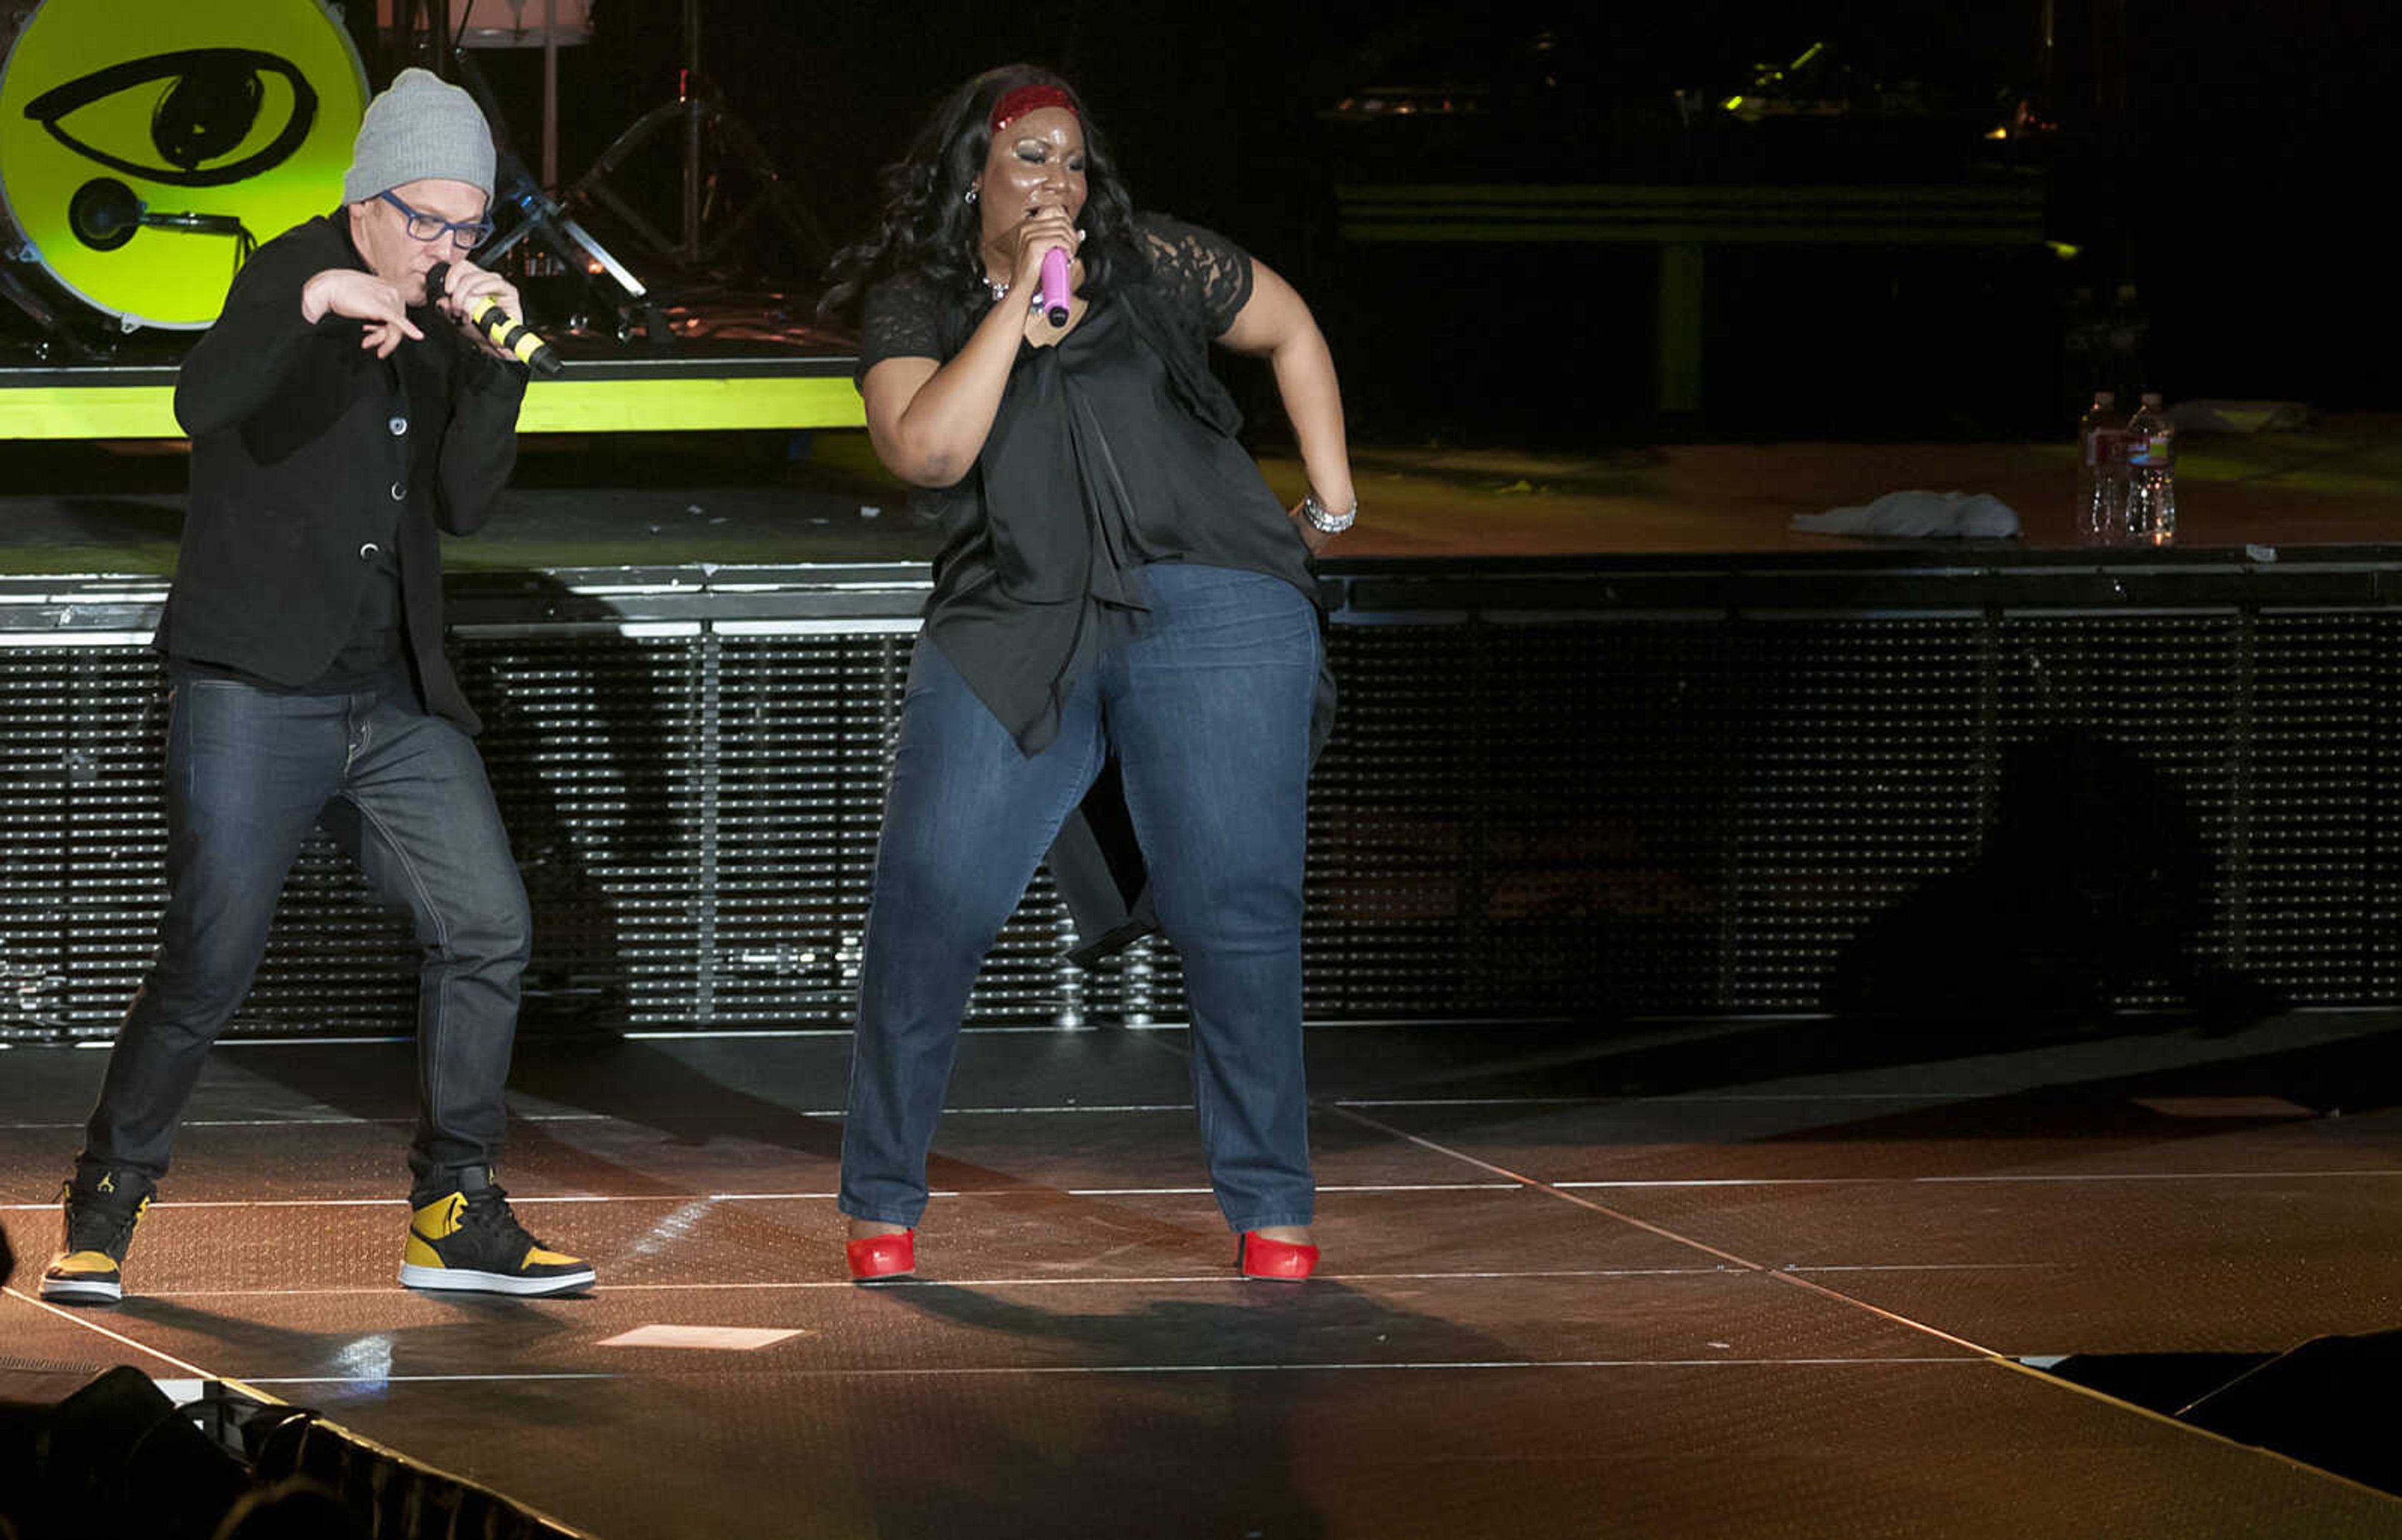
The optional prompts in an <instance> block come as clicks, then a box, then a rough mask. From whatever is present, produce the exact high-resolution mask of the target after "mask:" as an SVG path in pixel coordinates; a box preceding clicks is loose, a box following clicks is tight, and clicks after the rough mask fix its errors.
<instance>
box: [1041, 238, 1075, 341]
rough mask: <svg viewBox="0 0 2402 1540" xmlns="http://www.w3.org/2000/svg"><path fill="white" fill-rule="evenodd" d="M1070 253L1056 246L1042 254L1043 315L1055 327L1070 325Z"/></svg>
mask: <svg viewBox="0 0 2402 1540" xmlns="http://www.w3.org/2000/svg"><path fill="white" fill-rule="evenodd" d="M1068 299H1069V295H1068V252H1067V248H1066V247H1064V246H1054V247H1052V248H1051V249H1050V250H1049V251H1047V252H1044V253H1043V254H1042V313H1043V315H1044V316H1045V317H1047V318H1048V319H1049V321H1050V323H1051V324H1053V325H1054V326H1065V325H1066V324H1067V323H1068Z"/></svg>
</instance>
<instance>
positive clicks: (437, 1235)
mask: <svg viewBox="0 0 2402 1540" xmlns="http://www.w3.org/2000/svg"><path fill="white" fill-rule="evenodd" d="M465 1175H466V1176H470V1177H472V1176H482V1177H483V1180H482V1181H481V1182H477V1183H472V1185H471V1183H470V1182H469V1181H463V1180H462V1183H461V1184H460V1186H459V1187H458V1188H456V1189H453V1190H451V1191H449V1192H446V1193H443V1194H441V1195H440V1196H439V1197H428V1196H427V1195H425V1194H423V1193H420V1194H419V1195H418V1196H417V1197H416V1198H413V1199H411V1200H410V1202H411V1204H412V1205H413V1208H414V1212H413V1213H411V1214H410V1215H409V1217H408V1249H407V1251H406V1252H405V1253H403V1255H402V1258H401V1264H400V1281H401V1282H402V1283H404V1284H406V1285H407V1286H409V1287H410V1288H424V1289H442V1290H449V1291H453V1292H463V1293H473V1294H518V1295H548V1294H573V1293H576V1292H577V1291H579V1290H582V1289H587V1288H590V1287H591V1286H592V1283H593V1279H594V1278H595V1276H596V1274H595V1273H594V1272H593V1271H592V1264H591V1263H589V1262H587V1261H586V1260H584V1259H583V1258H580V1257H568V1256H563V1255H561V1254H560V1253H559V1252H556V1251H549V1250H545V1249H544V1247H543V1244H542V1243H541V1242H539V1241H537V1240H535V1239H534V1238H533V1237H532V1236H531V1235H530V1234H528V1233H526V1228H525V1226H523V1225H521V1224H519V1223H518V1217H517V1215H516V1213H515V1212H514V1211H512V1210H511V1209H510V1207H509V1195H508V1194H507V1193H505V1192H504V1191H502V1190H501V1188H500V1184H498V1183H497V1182H494V1181H493V1180H492V1179H491V1172H490V1170H485V1171H482V1172H475V1173H468V1174H465Z"/></svg>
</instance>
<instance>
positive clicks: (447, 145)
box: [342, 69, 492, 203]
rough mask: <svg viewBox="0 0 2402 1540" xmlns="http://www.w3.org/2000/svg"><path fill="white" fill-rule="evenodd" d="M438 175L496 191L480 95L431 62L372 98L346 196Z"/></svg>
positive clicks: (357, 197)
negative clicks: (435, 70) (431, 70)
mask: <svg viewBox="0 0 2402 1540" xmlns="http://www.w3.org/2000/svg"><path fill="white" fill-rule="evenodd" d="M435 177H438V178H440V179H442V180H444V181H447V182H466V183H470V184H473V185H474V186H478V187H481V188H483V189H484V193H485V195H486V196H487V197H490V194H491V191H492V131H491V129H490V127H488V126H487V125H486V124H485V122H484V114H483V111H482V109H481V108H479V107H477V106H476V99H475V98H474V97H472V96H469V95H468V94H467V93H466V92H465V91H462V90H461V89H459V88H458V87H456V86H453V85H450V84H449V83H447V82H445V81H443V80H442V79H440V78H439V77H438V76H434V75H431V74H428V73H427V72H426V71H424V70H420V69H407V70H403V71H401V72H400V75H399V77H398V78H396V79H394V80H393V83H392V86H391V88H390V89H387V90H386V91H384V93H383V94H382V95H380V96H379V97H377V98H376V99H375V100H374V101H372V102H370V103H367V115H366V118H365V119H363V120H362V121H361V122H360V124H359V137H358V142H357V144H354V145H353V146H352V150H351V170H350V173H349V174H348V175H346V176H344V177H343V178H342V201H343V202H345V203H358V202H363V201H365V200H366V199H370V198H373V197H375V196H376V195H377V194H379V193H385V192H390V191H391V190H392V189H393V188H394V187H398V186H406V185H407V184H408V183H411V182H422V181H425V180H427V179H428V178H435Z"/></svg>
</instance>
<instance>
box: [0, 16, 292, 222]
mask: <svg viewBox="0 0 2402 1540" xmlns="http://www.w3.org/2000/svg"><path fill="white" fill-rule="evenodd" d="M261 71H268V72H271V73H273V74H276V75H280V76H283V77H284V78H285V79H286V80H289V81H291V82H292V120H291V121H290V122H289V123H286V124H285V125H284V126H283V132H281V133H279V134H277V135H276V136H275V140H274V142H273V143H272V144H269V145H267V146H266V147H265V148H264V149H261V150H260V151H258V152H257V153H256V154H255V155H247V156H244V157H242V158H241V159H240V160H237V161H235V162H233V163H232V164H231V165H227V166H211V167H208V168H207V169H206V170H201V169H200V167H201V164H202V162H204V161H207V160H210V159H213V158H215V157H217V156H221V155H224V154H226V153H228V151H230V150H232V149H234V148H235V147H236V146H238V145H240V144H242V141H243V140H245V139H247V138H249V137H250V132H251V130H252V129H254V128H255V127H256V126H257V123H258V113H259V107H260V105H261V103H263V101H264V100H265V97H266V94H267V93H266V82H265V81H264V80H263V79H262V78H261V77H260V72H261ZM170 78H172V79H173V81H174V84H173V86H171V87H169V88H168V89H167V90H166V91H165V92H164V93H162V94H161V95H160V96H159V105H158V106H157V107H156V108H155V109H153V110H152V112H151V114H150V143H151V144H152V145H154V146H155V147H156V148H157V149H158V151H159V155H160V156H161V157H162V158H164V159H165V160H166V162H167V164H166V165H165V166H145V165H144V164H142V163H141V162H140V161H138V160H127V159H125V158H122V157H119V156H115V155H111V154H109V153H108V152H107V151H105V150H103V149H98V148H95V147H94V146H92V145H90V144H85V143H84V142H83V141H82V140H80V139H77V138H76V136H75V135H74V134H71V133H69V132H68V131H66V129H65V128H64V127H63V126H62V119H63V118H65V117H68V116H69V115H70V114H72V113H74V112H75V111H76V109H77V108H80V107H87V106H90V104H91V103H94V102H97V101H100V100H101V99H102V98H104V97H109V96H114V95H116V94H117V92H119V91H121V90H126V89H130V88H131V87H134V86H139V85H142V84H145V82H148V81H152V80H166V79H170ZM25 116H26V117H30V118H32V119H33V120H34V121H35V122H36V123H39V124H40V125H41V126H42V127H43V128H45V129H47V130H48V131H49V134H50V137H51V138H53V139H55V140H57V141H58V142H59V143H60V144H64V145H65V146H66V147H67V148H69V149H71V150H73V151H75V152H76V154H77V155H80V156H83V157H85V158H88V159H91V160H96V161H98V162H100V164H102V165H104V166H106V167H109V168H110V169H111V170H114V171H120V172H124V173H125V174H127V175H128V176H138V177H141V178H142V179H144V180H145V181H148V182H163V183H166V184H168V185H170V186H178V187H221V186H225V185H226V184H227V183H228V182H239V181H241V180H242V178H244V177H246V176H254V175H256V174H257V173H258V172H263V171H267V170H269V169H271V168H273V167H276V166H280V165H282V164H283V162H284V161H286V160H288V159H290V158H292V152H293V151H295V150H297V149H298V148H299V147H300V144H301V141H303V140H305V139H307V138H308V137H309V130H310V127H311V125H312V124H314V123H315V122H316V121H317V92H316V90H315V89H314V88H312V87H311V85H310V84H309V82H308V80H307V79H306V78H305V77H304V76H302V75H301V74H300V70H299V67H298V66H297V65H296V64H294V63H293V62H291V61H290V60H288V59H280V58H278V57H276V56H275V55H274V54H271V53H261V52H259V51H258V50H257V49H255V48H184V49H181V50H179V51H177V52H174V53H154V54H152V55H150V56H149V57H148V58H146V59H129V60H127V61H126V62H124V63H121V64H111V65H110V66H109V67H108V68H106V69H104V70H95V71H93V72H92V73H91V74H90V75H87V76H81V77H80V78H78V79H75V80H70V81H68V82H67V83H66V84H65V85H62V86H58V87H54V88H52V89H49V90H46V91H44V92H43V93H42V94H41V95H39V96H37V97H35V98H34V100H33V101H31V102H28V103H25Z"/></svg>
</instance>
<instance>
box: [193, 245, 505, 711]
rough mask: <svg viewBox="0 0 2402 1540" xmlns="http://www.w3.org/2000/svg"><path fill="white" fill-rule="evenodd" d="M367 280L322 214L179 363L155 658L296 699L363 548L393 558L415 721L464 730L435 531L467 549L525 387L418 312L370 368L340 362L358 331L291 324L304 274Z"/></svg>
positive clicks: (258, 273) (264, 251) (351, 599)
mask: <svg viewBox="0 0 2402 1540" xmlns="http://www.w3.org/2000/svg"><path fill="white" fill-rule="evenodd" d="M325 268H361V269H364V268H366V263H365V262H363V261H362V260H360V257H359V254H358V252H357V250H356V249H355V248H354V247H353V246H352V244H351V238H350V229H349V224H348V218H347V215H346V214H345V213H342V212H340V211H337V212H336V213H333V214H331V215H325V216H321V217H319V218H316V219H311V220H310V221H309V222H308V223H307V224H305V225H301V226H298V227H296V228H294V229H292V230H290V231H287V232H286V233H284V234H283V235H281V236H278V237H277V238H276V239H275V240H273V241H269V242H268V243H267V244H266V245H264V246H262V247H260V248H259V249H258V252H257V254H255V255H254V256H253V257H252V258H251V259H250V261H249V262H248V263H247V264H245V265H244V266H243V268H242V273H241V275H240V276H239V277H238V278H236V279H235V281H234V284H233V290H232V292H231V293H230V294H229V295H228V296H226V305H225V309H224V311H223V312H222V313H221V314H220V315H219V316H218V318H217V322H216V324H215V325H214V326H212V327H210V328H209V331H208V335H207V336H205V337H201V338H200V344H199V345H198V346H197V347H195V348H194V349H193V350H192V351H191V354H190V356H189V357H187V358H186V360H185V361H184V367H183V372H182V373H181V374H180V375H179V376H178V377H177V378H176V381H175V418H176V420H177V421H179V422H181V423H182V424H183V426H184V431H185V432H186V433H189V434H190V435H191V437H192V483H191V498H190V502H189V506H188V508H187V509H186V512H185V515H184V538H183V546H182V550H181V552H180V554H179V555H178V557H177V559H176V565H175V582H174V586H173V589H172V590H171V591H170V592H169V594H168V597H167V608H166V612H165V614H164V615H163V616H162V617H161V618H160V620H159V636H158V639H157V643H156V645H157V646H158V647H159V650H160V651H162V652H164V653H167V655H168V656H169V657H170V658H171V659H174V660H180V661H185V662H193V663H204V664H214V665H216V666H218V667H225V668H230V669H233V670H235V671H237V672H240V673H243V674H247V675H250V676H251V677H253V678H255V679H259V680H263V681H267V682H269V683H270V684H280V685H284V686H287V687H290V688H296V689H297V688H300V687H302V686H305V685H307V684H309V683H310V682H311V681H314V680H316V679H318V678H320V677H322V676H323V675H324V672H325V670H326V668H327V667H329V666H330V665H331V664H332V663H333V661H334V657H335V655H336V654H337V653H339V652H340V650H341V648H342V644H343V642H344V641H345V640H346V639H348V637H349V635H350V628H351V625H352V620H353V618H354V617H355V616H356V614H357V612H358V607H359V598H360V593H361V590H362V588H363V587H364V586H365V584H366V583H367V582H368V581H369V579H370V577H371V576H372V558H373V557H374V556H375V555H376V553H375V552H374V551H367V552H366V554H365V555H364V556H363V555H362V548H363V547H366V546H368V545H370V544H375V545H379V546H380V545H381V544H383V543H386V542H393V543H396V544H397V546H398V555H399V565H400V587H401V607H402V612H403V615H404V617H405V622H406V630H407V646H408V650H409V652H410V653H411V655H412V656H413V657H414V658H415V660H416V663H417V673H418V682H419V684H420V685H421V688H422V689H423V691H424V694H425V705H426V708H427V709H429V710H431V711H433V712H435V714H436V715H439V716H443V717H447V718H449V720H451V721H452V722H457V723H458V724H459V725H460V726H462V727H463V728H465V729H466V730H467V731H469V732H471V733H472V732H475V731H476V730H477V729H478V728H479V727H480V726H481V723H479V722H477V721H476V713H475V712H474V710H473V709H471V708H469V707H468V705H467V702H466V699H465V697H464V696H462V694H460V693H459V683H458V680H457V678H456V677H455V676H454V675H453V674H452V673H451V671H450V665H449V661H448V660H447V659H446V658H444V656H443V654H442V555H441V543H440V541H439V539H438V538H437V536H436V534H435V529H436V527H437V526H439V528H440V529H444V530H447V531H449V532H450V533H452V534H459V535H463V534H471V533H473V532H474V531H475V530H476V529H479V528H481V527H482V526H483V523H484V521H485V520H486V519H487V518H488V517H490V515H491V511H492V506H493V504H494V502H497V501H498V499H499V496H500V493H501V489H502V488H503V487H504V486H505V485H506V484H507V481H508V478H509V473H510V472H511V471H512V470H513V469H515V468H516V465H517V452H518V450H517V419H518V406H519V405H520V404H521V403H522V402H523V401H524V399H525V380H524V378H523V376H522V375H520V374H518V372H517V371H515V370H512V369H510V368H508V367H507V366H506V365H504V364H501V363H499V362H498V361H497V360H495V359H493V358H491V357H490V356H489V355H487V354H485V353H483V352H482V351H479V350H477V349H476V347H475V345H474V344H472V343H470V342H469V341H468V340H467V339H466V338H465V337H462V336H461V335H460V334H459V332H458V330H457V328H456V327H454V326H453V325H452V324H451V323H449V321H447V320H445V319H444V318H443V316H442V314H441V313H440V312H439V311H438V310H435V309H432V308H430V307H419V308H414V309H411V310H410V311H409V320H410V321H411V322H413V323H416V325H417V327H418V329H419V330H421V331H422V332H423V333H424V334H425V340H424V341H422V342H410V341H404V342H403V343H402V344H401V345H400V348H399V349H398V351H395V352H394V353H393V356H392V357H391V359H390V360H388V361H386V360H380V359H378V358H377V357H376V356H375V355H374V353H373V352H371V351H367V350H366V349H363V348H361V347H360V346H359V339H360V336H361V331H362V328H361V325H360V323H358V322H355V321H349V320H345V319H343V318H341V317H338V316H332V315H329V316H327V317H326V318H325V319H324V320H323V321H321V322H319V323H317V324H316V325H313V326H311V325H310V324H309V323H307V322H305V321H303V320H301V318H300V291H301V289H302V287H303V286H305V285H306V284H307V282H309V280H310V278H311V276H312V275H314V274H316V273H318V272H321V271H323V270H324V269H325ZM395 510H396V511H397V518H396V519H395Z"/></svg>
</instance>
